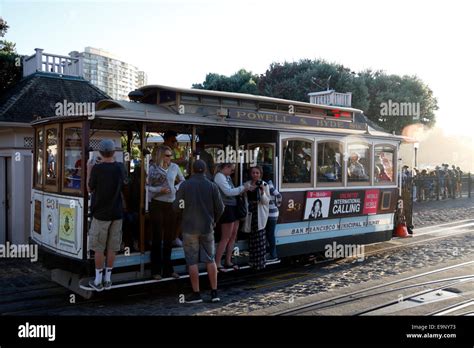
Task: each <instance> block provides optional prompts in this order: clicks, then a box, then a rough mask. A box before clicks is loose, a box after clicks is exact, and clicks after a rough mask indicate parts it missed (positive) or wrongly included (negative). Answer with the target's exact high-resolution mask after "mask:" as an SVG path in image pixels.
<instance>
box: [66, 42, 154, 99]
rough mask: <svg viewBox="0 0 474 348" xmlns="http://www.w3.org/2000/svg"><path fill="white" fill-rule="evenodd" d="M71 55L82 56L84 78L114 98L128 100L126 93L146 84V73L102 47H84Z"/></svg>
mask: <svg viewBox="0 0 474 348" xmlns="http://www.w3.org/2000/svg"><path fill="white" fill-rule="evenodd" d="M69 55H70V56H71V57H82V58H83V64H84V78H85V79H86V80H88V81H90V82H91V83H92V84H93V85H95V86H97V87H98V88H99V89H101V90H102V91H104V92H105V93H107V94H108V95H109V96H111V97H112V98H113V99H115V100H128V93H130V91H133V90H135V89H137V88H139V87H142V86H144V85H146V84H147V75H146V73H145V72H144V71H141V70H139V69H138V68H137V67H136V66H134V65H132V64H129V63H126V62H124V61H122V60H120V59H119V58H118V57H117V56H115V55H113V54H112V53H110V52H107V51H105V50H102V49H98V48H93V47H86V48H85V50H84V52H82V53H79V52H77V51H73V52H71V53H69Z"/></svg>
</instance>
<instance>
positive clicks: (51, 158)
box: [45, 128, 58, 186]
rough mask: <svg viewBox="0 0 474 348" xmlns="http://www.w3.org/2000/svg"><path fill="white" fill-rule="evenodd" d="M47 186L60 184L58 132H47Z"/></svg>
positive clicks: (55, 129)
mask: <svg viewBox="0 0 474 348" xmlns="http://www.w3.org/2000/svg"><path fill="white" fill-rule="evenodd" d="M45 157H46V185H53V186H55V185H57V183H58V130H57V128H49V129H47V130H46V153H45Z"/></svg>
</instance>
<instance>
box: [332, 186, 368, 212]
mask: <svg viewBox="0 0 474 348" xmlns="http://www.w3.org/2000/svg"><path fill="white" fill-rule="evenodd" d="M364 192H365V191H349V192H347V191H346V192H333V197H332V200H331V207H330V209H329V217H341V216H349V215H360V214H362V209H363V207H364Z"/></svg>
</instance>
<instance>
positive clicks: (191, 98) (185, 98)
mask: <svg viewBox="0 0 474 348" xmlns="http://www.w3.org/2000/svg"><path fill="white" fill-rule="evenodd" d="M181 101H182V102H193V103H199V96H198V95H197V94H181Z"/></svg>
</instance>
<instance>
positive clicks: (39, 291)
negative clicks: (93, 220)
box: [0, 220, 474, 315]
mask: <svg viewBox="0 0 474 348" xmlns="http://www.w3.org/2000/svg"><path fill="white" fill-rule="evenodd" d="M466 222H467V223H466ZM451 225H456V226H451ZM473 225H474V220H463V221H457V222H453V223H448V224H442V225H435V226H431V228H436V227H441V226H450V227H448V228H446V229H445V228H441V229H435V230H434V231H433V230H431V231H427V232H424V233H420V234H415V235H414V237H413V238H411V239H410V240H409V243H401V244H399V245H390V246H388V247H384V248H381V249H375V250H373V251H368V252H365V256H368V255H374V254H379V253H383V252H386V251H389V250H392V249H397V248H403V247H409V246H411V245H414V244H418V243H421V242H424V243H427V242H430V241H434V240H438V239H443V238H449V237H452V236H457V235H461V234H465V233H469V232H472V230H470V229H469V230H465V231H458V232H456V231H454V232H449V233H448V234H446V233H444V234H443V235H442V236H435V237H432V238H423V239H421V240H419V241H414V239H415V238H417V236H424V235H428V234H435V235H436V234H439V233H443V232H446V231H447V230H449V231H451V230H455V229H459V228H464V227H470V226H473ZM427 228H429V227H425V228H424V229H427ZM391 241H394V240H391ZM389 243H390V241H389ZM350 259H351V258H337V259H325V260H320V261H313V262H310V263H306V264H299V265H297V266H295V265H286V264H283V263H281V264H277V265H272V267H270V268H267V269H266V270H265V271H264V272H259V273H249V272H247V271H246V266H243V267H241V269H242V270H243V271H239V272H237V274H238V275H239V276H238V277H235V276H232V274H233V272H235V271H229V272H226V273H225V274H224V275H223V276H222V277H221V279H220V280H219V287H220V288H221V289H226V288H231V287H232V286H236V285H240V284H245V283H247V282H249V281H253V280H255V279H260V278H265V277H271V276H272V275H274V274H281V273H282V272H286V271H294V270H295V268H296V269H297V268H298V266H300V267H301V266H303V267H308V266H315V265H316V266H318V265H319V266H322V265H325V264H328V263H337V262H347V261H350ZM227 273H229V274H227ZM205 274H207V273H206V272H203V273H202V275H205ZM313 277H315V274H314V273H305V274H303V275H299V276H298V277H297V278H288V279H284V280H277V281H274V282H269V283H267V284H264V285H263V286H257V287H256V288H263V287H271V286H283V285H284V283H291V282H294V281H295V280H299V281H300V280H305V279H310V278H313ZM185 279H186V277H182V278H181V279H180V280H178V281H180V282H182V281H183V280H185ZM150 283H151V284H149V285H156V284H157V283H159V282H158V281H153V282H150ZM153 283H154V284H153ZM167 283H175V282H167ZM149 285H147V284H146V283H145V284H143V286H138V287H137V288H136V289H137V290H139V291H134V292H132V293H129V294H128V297H134V298H137V297H138V298H141V297H145V296H150V291H151V290H150V287H149ZM161 285H165V284H161ZM187 285H188V284H187ZM146 288H148V289H146ZM144 289H146V290H145V291H143V290H144ZM160 290H162V289H160ZM250 290H253V289H252V288H251V289H250ZM124 291H125V288H122V289H117V290H115V291H107V292H104V293H107V296H106V297H104V296H97V297H94V298H92V299H89V300H83V299H81V298H80V296H76V302H75V303H74V304H72V303H70V302H69V296H70V295H71V294H72V292H71V291H70V290H68V289H65V288H63V287H61V286H59V285H55V284H52V283H49V284H48V285H46V286H37V287H36V288H35V289H28V290H26V289H25V290H19V291H17V290H15V291H11V292H3V293H1V294H0V295H1V298H0V315H22V314H33V313H35V312H40V313H41V312H44V309H45V308H48V309H60V308H66V307H71V308H72V307H76V306H82V305H89V304H94V303H108V302H111V303H113V302H115V301H116V300H123V299H124ZM174 291H175V290H174ZM365 291H368V290H365ZM167 292H169V290H166V289H165V291H164V292H163V295H165V296H166V295H167ZM99 295H100V294H99ZM18 305H20V307H21V308H18ZM15 306H17V308H15Z"/></svg>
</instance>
